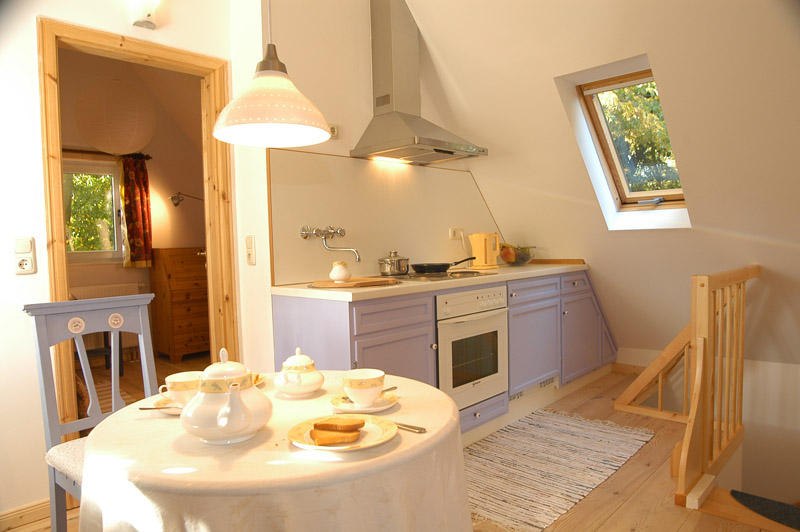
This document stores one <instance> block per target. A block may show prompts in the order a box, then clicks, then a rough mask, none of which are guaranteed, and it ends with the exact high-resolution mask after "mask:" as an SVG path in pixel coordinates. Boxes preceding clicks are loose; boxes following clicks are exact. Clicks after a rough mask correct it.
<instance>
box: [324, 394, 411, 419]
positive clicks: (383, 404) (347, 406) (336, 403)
mask: <svg viewBox="0 0 800 532" xmlns="http://www.w3.org/2000/svg"><path fill="white" fill-rule="evenodd" d="M395 403H397V396H396V395H395V394H393V393H386V394H383V395H382V396H381V397H379V398H378V400H377V401H375V402H374V403H372V406H358V405H357V404H355V403H352V402H350V401H348V400H347V399H345V398H344V397H342V396H337V397H333V398H332V399H331V406H333V411H334V412H343V413H349V414H374V413H375V412H381V411H383V410H386V409H387V408H391V407H393V406H394V405H395Z"/></svg>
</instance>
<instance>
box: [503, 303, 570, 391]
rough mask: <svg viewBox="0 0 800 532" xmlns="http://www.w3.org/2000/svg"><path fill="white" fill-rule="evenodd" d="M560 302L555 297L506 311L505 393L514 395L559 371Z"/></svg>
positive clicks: (513, 307) (516, 306)
mask: <svg viewBox="0 0 800 532" xmlns="http://www.w3.org/2000/svg"><path fill="white" fill-rule="evenodd" d="M560 307H561V301H560V299H559V298H558V297H556V298H551V299H545V300H542V301H535V302H533V303H526V304H524V305H514V306H512V307H511V308H509V310H508V352H509V360H508V380H509V382H508V393H509V394H511V395H514V394H516V393H519V392H521V391H522V390H524V389H525V388H528V387H530V386H532V385H534V384H537V383H539V382H541V381H543V380H545V379H548V378H550V377H554V376H555V375H558V373H559V371H560V369H561V312H560Z"/></svg>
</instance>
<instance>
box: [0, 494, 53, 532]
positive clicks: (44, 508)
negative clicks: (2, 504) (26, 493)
mask: <svg viewBox="0 0 800 532" xmlns="http://www.w3.org/2000/svg"><path fill="white" fill-rule="evenodd" d="M42 519H50V501H49V500H47V499H45V500H43V501H40V502H32V503H30V504H26V505H25V506H20V507H19V508H14V509H12V510H7V511H5V512H2V513H0V532H6V530H10V529H12V528H19V527H21V526H25V525H27V524H30V523H34V522H36V521H41V520H42Z"/></svg>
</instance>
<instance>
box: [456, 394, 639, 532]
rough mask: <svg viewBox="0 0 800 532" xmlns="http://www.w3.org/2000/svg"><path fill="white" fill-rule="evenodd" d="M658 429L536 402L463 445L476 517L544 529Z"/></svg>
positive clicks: (513, 526) (515, 527)
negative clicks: (575, 413) (535, 406)
mask: <svg viewBox="0 0 800 532" xmlns="http://www.w3.org/2000/svg"><path fill="white" fill-rule="evenodd" d="M652 437H653V433H652V431H649V430H646V429H636V428H628V427H621V426H619V425H616V424H614V423H611V422H609V421H591V420H587V419H583V418H580V417H576V416H571V415H569V414H563V413H558V412H550V411H547V410H537V411H535V412H532V413H530V414H528V415H527V416H525V417H524V418H522V419H520V420H519V421H516V422H515V423H512V424H511V425H508V426H506V427H504V428H502V429H500V430H498V431H497V432H493V433H492V434H490V435H489V436H487V437H486V438H484V439H482V440H480V441H477V442H475V443H473V444H472V445H470V446H468V447H467V448H465V449H464V468H465V472H466V479H467V494H468V496H469V503H470V508H471V510H472V513H473V517H474V518H475V520H476V521H478V522H479V521H482V520H483V521H485V520H490V521H493V522H494V523H496V524H499V525H502V526H504V527H507V528H509V529H511V530H542V529H544V528H545V527H547V526H548V525H550V524H551V523H553V522H554V521H555V520H556V519H558V517H559V516H561V515H562V514H564V513H566V512H567V511H568V510H569V509H570V508H572V506H574V505H575V503H577V502H578V501H580V500H581V499H582V498H583V497H585V496H586V495H587V494H588V493H589V492H590V491H592V490H593V489H594V488H596V487H597V486H599V485H600V484H601V483H602V482H603V481H604V480H606V479H607V478H608V477H610V476H611V475H612V474H613V473H614V472H615V471H616V470H617V469H619V468H620V467H621V466H622V464H624V463H625V462H626V461H627V460H628V459H629V458H630V457H631V456H633V455H634V454H636V452H637V451H638V450H639V449H640V448H641V447H642V446H643V445H644V444H645V443H647V442H648V441H650V439H651V438H652Z"/></svg>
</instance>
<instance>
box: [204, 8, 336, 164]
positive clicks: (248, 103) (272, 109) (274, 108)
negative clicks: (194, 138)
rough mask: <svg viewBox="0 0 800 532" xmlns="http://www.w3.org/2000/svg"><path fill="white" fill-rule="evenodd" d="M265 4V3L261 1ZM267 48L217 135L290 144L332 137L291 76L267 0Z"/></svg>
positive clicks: (253, 142) (280, 145) (264, 145)
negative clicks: (280, 52)
mask: <svg viewBox="0 0 800 532" xmlns="http://www.w3.org/2000/svg"><path fill="white" fill-rule="evenodd" d="M262 6H263V3H262ZM266 7H267V9H266V11H267V13H266V17H265V19H266V24H265V26H266V32H265V33H266V35H267V50H266V54H265V55H264V59H263V60H262V61H261V62H260V63H258V65H257V66H256V74H255V76H254V77H253V79H252V80H251V81H250V84H249V85H248V86H247V88H246V89H245V90H244V92H242V94H240V95H239V96H237V97H236V98H234V99H233V100H231V101H230V102H229V103H228V105H226V106H225V108H224V109H223V110H222V112H221V113H220V115H219V117H218V118H217V122H216V124H214V137H215V138H217V139H219V140H221V141H223V142H227V143H229V144H237V145H242V146H255V147H259V148H291V147H297V146H310V145H312V144H319V143H321V142H325V141H326V140H328V139H329V138H330V137H331V133H330V128H329V127H328V123H327V122H326V121H325V117H324V116H322V113H321V112H320V111H319V109H317V107H316V106H315V105H314V104H313V103H312V102H311V100H309V99H308V98H306V97H305V96H304V95H303V93H302V92H300V91H299V90H298V89H297V87H296V86H295V85H294V83H292V80H290V79H289V76H288V75H287V73H286V65H284V64H283V63H281V61H280V60H279V59H278V52H277V49H276V48H275V44H274V43H273V42H272V27H271V21H270V18H271V17H270V1H269V0H267V6H266Z"/></svg>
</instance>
